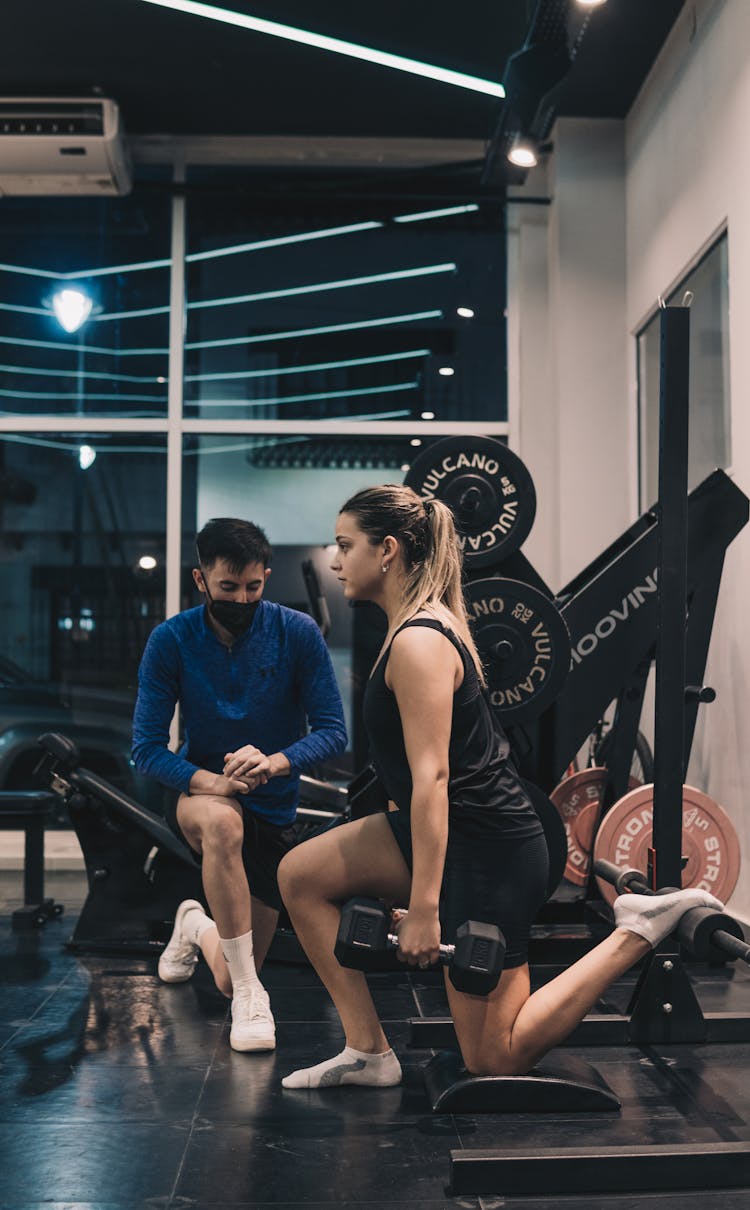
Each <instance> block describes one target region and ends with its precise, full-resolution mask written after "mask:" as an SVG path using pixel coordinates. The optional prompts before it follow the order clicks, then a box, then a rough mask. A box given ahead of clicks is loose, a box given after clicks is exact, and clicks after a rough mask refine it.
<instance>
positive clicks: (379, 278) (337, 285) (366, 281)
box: [9, 262, 457, 323]
mask: <svg viewBox="0 0 750 1210" xmlns="http://www.w3.org/2000/svg"><path fill="white" fill-rule="evenodd" d="M456 268H457V266H456V264H455V263H454V262H449V263H446V264H443V265H422V266H420V267H419V268H417V269H397V270H395V271H394V272H392V273H372V274H369V275H368V276H367V277H346V278H342V279H340V280H337V281H326V282H316V283H315V284H314V285H311V286H289V287H287V289H285V290H263V291H261V292H260V293H259V294H236V295H233V296H231V297H227V298H208V299H206V300H205V301H204V302H191V303H188V304H187V309H188V310H189V311H191V310H205V309H206V308H208V307H231V306H233V305H235V304H238V303H248V302H262V301H264V300H266V299H269V298H293V297H295V296H297V295H300V294H319V293H323V292H325V291H326V290H348V289H350V288H351V287H352V286H372V285H377V284H378V283H380V282H386V281H403V280H404V279H406V278H412V277H430V276H432V275H434V274H436V273H455V271H456ZM9 309H10V310H13V309H14V308H9ZM168 311H169V307H148V308H146V309H144V310H142V311H112V312H108V313H106V314H104V315H94V316H92V320H93V322H95V323H102V322H104V321H105V320H110V319H134V318H136V317H140V316H144V315H164V314H166V313H167V312H168ZM41 314H45V312H41Z"/></svg>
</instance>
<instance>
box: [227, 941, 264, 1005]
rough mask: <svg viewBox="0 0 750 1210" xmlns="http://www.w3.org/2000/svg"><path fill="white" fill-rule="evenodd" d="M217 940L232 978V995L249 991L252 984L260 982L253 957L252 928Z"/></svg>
mask: <svg viewBox="0 0 750 1210" xmlns="http://www.w3.org/2000/svg"><path fill="white" fill-rule="evenodd" d="M219 942H220V944H221V950H222V953H223V954H224V957H225V958H226V962H227V966H228V967H229V974H230V976H231V979H232V995H233V996H236V995H237V994H238V992H241V991H250V989H251V988H252V986H253V985H254V984H256V983H260V979H259V978H258V972H257V971H256V969H255V959H254V957H253V931H252V929H251V930H250V932H249V933H243V934H242V936H241V937H220V938H219Z"/></svg>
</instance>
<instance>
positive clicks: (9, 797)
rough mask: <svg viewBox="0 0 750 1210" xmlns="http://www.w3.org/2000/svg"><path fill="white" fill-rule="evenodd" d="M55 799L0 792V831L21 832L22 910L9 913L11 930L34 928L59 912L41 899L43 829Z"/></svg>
mask: <svg viewBox="0 0 750 1210" xmlns="http://www.w3.org/2000/svg"><path fill="white" fill-rule="evenodd" d="M56 803H57V798H56V796H55V795H54V794H51V793H50V792H49V791H47V790H0V831H3V832H8V831H23V833H24V864H23V907H22V908H18V909H17V910H16V911H15V912H14V913H13V928H14V929H17V930H25V929H33V928H38V927H39V926H40V925H42V924H46V922H47V921H48V920H49V919H50V918H51V917H52V916H60V915H62V912H63V906H62V904H61V903H55V901H54V899H45V898H44V828H45V824H47V823H48V822H49V820H50V819H51V818H52V814H53V811H54V808H55V805H56Z"/></svg>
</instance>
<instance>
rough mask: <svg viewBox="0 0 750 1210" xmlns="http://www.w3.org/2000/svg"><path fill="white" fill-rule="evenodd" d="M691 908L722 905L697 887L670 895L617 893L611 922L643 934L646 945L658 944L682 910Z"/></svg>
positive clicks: (671, 928) (669, 930)
mask: <svg viewBox="0 0 750 1210" xmlns="http://www.w3.org/2000/svg"><path fill="white" fill-rule="evenodd" d="M695 907H710V908H716V910H717V911H721V910H722V909H723V907H724V904H723V903H720V902H719V900H718V899H714V897H713V895H709V893H708V891H701V890H698V889H697V888H693V889H689V890H686V891H673V892H672V894H671V895H620V896H619V898H618V899H615V925H616V926H617V928H621V929H627V930H628V932H630V933H637V934H638V936H639V937H645V939H646V941H648V943H649V945H658V944H659V942H660V941H663V940H664V938H665V937H668V936H669V934H670V933H673V932H674V930H675V929H676V927H677V925H678V924H679V922H680V919H681V917H682V916H684V914H685V912H687V911H689V910H690V908H695Z"/></svg>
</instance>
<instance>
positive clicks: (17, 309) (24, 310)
mask: <svg viewBox="0 0 750 1210" xmlns="http://www.w3.org/2000/svg"><path fill="white" fill-rule="evenodd" d="M0 311H12V312H13V314H14V315H15V314H18V315H45V316H46V317H47V319H54V316H53V314H52V312H51V311H45V309H44V307H22V306H20V304H18V303H17V304H16V305H15V306H11V305H10V303H0Z"/></svg>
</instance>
